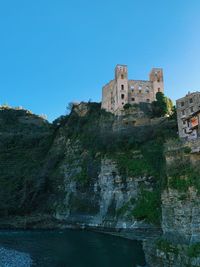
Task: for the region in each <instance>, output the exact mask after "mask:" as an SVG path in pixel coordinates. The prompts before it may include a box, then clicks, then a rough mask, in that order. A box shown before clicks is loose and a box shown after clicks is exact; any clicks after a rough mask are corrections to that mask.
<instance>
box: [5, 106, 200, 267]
mask: <svg viewBox="0 0 200 267" xmlns="http://www.w3.org/2000/svg"><path fill="white" fill-rule="evenodd" d="M136 109H137V108H136ZM176 137H177V128H176V122H174V121H170V120H169V119H167V118H161V119H151V118H150V117H149V116H148V115H146V114H145V112H144V111H142V110H140V111H139V112H137V110H135V113H134V112H130V114H129V113H128V112H127V114H125V115H124V116H122V117H114V116H113V115H112V114H109V113H106V112H104V111H102V110H101V109H100V106H99V105H98V104H96V103H90V104H88V105H84V104H83V105H82V106H80V107H79V108H78V109H75V110H73V111H72V113H71V114H70V115H68V116H63V117H61V118H59V119H58V120H56V121H55V122H54V123H53V124H49V123H48V122H47V121H45V120H44V119H43V118H40V117H38V116H35V115H33V114H30V113H29V112H27V111H24V110H11V109H9V110H1V111H0V148H1V151H0V200H1V201H0V216H1V219H0V227H2V228H5V227H15V228H16V227H20V228H22V227H23V228H38V227H39V228H54V227H59V228H65V227H83V228H85V227H91V228H98V229H102V230H104V231H105V230H106V231H114V230H115V231H116V230H117V231H127V232H128V235H129V236H131V235H132V237H133V238H137V239H146V237H150V236H151V237H152V238H153V239H151V240H148V241H147V242H145V244H144V250H145V252H146V259H147V262H148V263H149V266H152V267H154V266H156V267H159V266H166V267H168V266H175V267H176V266H177V267H178V266H182V267H183V266H200V259H199V254H200V245H199V242H200V219H199V218H200V179H199V176H200V175H199V174H200V170H199V166H200V165H199V160H200V157H199V151H200V149H199V148H200V144H199V143H198V141H197V142H193V143H181V142H179V141H178V140H177V138H176ZM169 139H170V140H169ZM160 228H162V231H163V235H162V236H161V237H160V238H159V239H157V240H155V233H157V230H159V229H160Z"/></svg>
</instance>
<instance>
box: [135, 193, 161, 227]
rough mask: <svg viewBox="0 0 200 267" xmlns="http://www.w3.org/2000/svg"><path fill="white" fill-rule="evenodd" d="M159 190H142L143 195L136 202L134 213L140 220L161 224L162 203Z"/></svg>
mask: <svg viewBox="0 0 200 267" xmlns="http://www.w3.org/2000/svg"><path fill="white" fill-rule="evenodd" d="M160 204H161V203H160V192H159V191H153V192H150V191H145V190H142V191H141V196H140V197H139V199H138V201H137V202H136V206H135V208H134V210H133V211H132V215H133V216H134V217H135V218H136V219H138V220H145V221H147V222H148V223H153V224H160V218H161V205H160Z"/></svg>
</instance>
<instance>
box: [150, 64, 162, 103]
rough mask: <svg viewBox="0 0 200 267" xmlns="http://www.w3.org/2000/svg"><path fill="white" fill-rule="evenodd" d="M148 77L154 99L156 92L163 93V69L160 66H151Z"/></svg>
mask: <svg viewBox="0 0 200 267" xmlns="http://www.w3.org/2000/svg"><path fill="white" fill-rule="evenodd" d="M149 78H150V81H151V82H152V84H153V91H154V99H156V94H157V92H162V93H164V82H163V70H162V69H161V68H153V69H152V70H151V72H150V75H149Z"/></svg>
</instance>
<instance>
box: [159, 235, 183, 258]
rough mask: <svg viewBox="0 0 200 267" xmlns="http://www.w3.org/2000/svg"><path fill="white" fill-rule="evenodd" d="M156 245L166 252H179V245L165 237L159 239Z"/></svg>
mask: <svg viewBox="0 0 200 267" xmlns="http://www.w3.org/2000/svg"><path fill="white" fill-rule="evenodd" d="M156 246H157V248H158V249H159V250H161V251H163V252H165V253H174V254H176V255H177V254H178V253H179V250H178V247H177V246H176V245H174V244H172V243H170V242H169V241H167V240H165V239H159V240H157V242H156Z"/></svg>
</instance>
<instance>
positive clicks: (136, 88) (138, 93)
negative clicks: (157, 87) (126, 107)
mask: <svg viewBox="0 0 200 267" xmlns="http://www.w3.org/2000/svg"><path fill="white" fill-rule="evenodd" d="M154 100H155V98H154V92H153V85H152V82H149V81H134V80H129V101H128V102H129V103H130V104H135V103H137V104H138V103H141V102H146V103H151V102H152V101H154Z"/></svg>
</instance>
